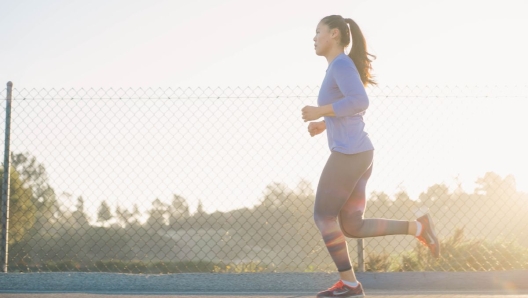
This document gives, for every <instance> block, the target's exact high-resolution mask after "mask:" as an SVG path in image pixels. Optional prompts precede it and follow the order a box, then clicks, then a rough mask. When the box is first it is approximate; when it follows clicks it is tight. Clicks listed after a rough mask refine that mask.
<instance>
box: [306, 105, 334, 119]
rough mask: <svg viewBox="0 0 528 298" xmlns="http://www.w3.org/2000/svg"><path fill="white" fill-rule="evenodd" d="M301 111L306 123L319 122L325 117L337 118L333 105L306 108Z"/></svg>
mask: <svg viewBox="0 0 528 298" xmlns="http://www.w3.org/2000/svg"><path fill="white" fill-rule="evenodd" d="M301 111H302V118H303V120H304V122H308V121H313V120H317V119H319V118H321V117H323V116H330V117H333V116H335V113H334V108H333V106H332V105H331V104H328V105H326V106H320V107H312V106H305V107H304V108H302V110H301Z"/></svg>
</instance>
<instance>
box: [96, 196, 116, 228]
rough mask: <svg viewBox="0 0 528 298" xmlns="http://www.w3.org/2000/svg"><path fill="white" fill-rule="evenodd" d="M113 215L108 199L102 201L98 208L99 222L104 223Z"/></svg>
mask: <svg viewBox="0 0 528 298" xmlns="http://www.w3.org/2000/svg"><path fill="white" fill-rule="evenodd" d="M112 217H113V216H112V212H111V210H110V206H108V204H107V203H106V201H103V202H101V206H99V208H98V209H97V222H100V223H103V224H104V223H106V222H108V221H109V220H110V219H112Z"/></svg>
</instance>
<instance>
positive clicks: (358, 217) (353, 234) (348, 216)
mask: <svg viewBox="0 0 528 298" xmlns="http://www.w3.org/2000/svg"><path fill="white" fill-rule="evenodd" d="M339 227H340V228H341V231H342V232H343V234H344V235H345V236H347V237H349V238H362V236H363V235H362V234H363V233H362V227H363V212H361V211H359V210H358V211H354V212H351V213H345V212H342V213H341V214H340V215H339Z"/></svg>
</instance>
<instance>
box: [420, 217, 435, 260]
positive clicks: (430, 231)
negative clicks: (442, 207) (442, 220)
mask: <svg viewBox="0 0 528 298" xmlns="http://www.w3.org/2000/svg"><path fill="white" fill-rule="evenodd" d="M417 221H418V222H420V223H421V224H422V232H421V233H420V236H418V237H417V238H418V240H420V242H422V243H423V244H424V245H425V246H427V247H428V248H429V250H430V251H431V253H432V254H433V256H434V257H435V258H438V257H440V243H439V242H438V238H437V237H436V233H435V231H434V223H433V219H432V218H431V216H430V215H429V214H426V215H424V216H422V217H420V218H418V219H417Z"/></svg>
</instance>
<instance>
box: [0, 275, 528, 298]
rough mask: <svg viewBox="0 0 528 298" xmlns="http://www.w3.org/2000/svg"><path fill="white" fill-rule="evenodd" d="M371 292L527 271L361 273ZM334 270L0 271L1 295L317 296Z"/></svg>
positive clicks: (454, 284) (423, 293)
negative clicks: (223, 272)
mask: <svg viewBox="0 0 528 298" xmlns="http://www.w3.org/2000/svg"><path fill="white" fill-rule="evenodd" d="M357 276H358V279H359V280H360V281H361V282H362V284H363V287H364V288H365V291H366V294H367V296H368V297H376V298H378V297H380V298H381V297H391V298H398V297H402V298H410V297H418V296H419V297H421V298H432V297H442V298H445V297H447V296H449V297H459V298H476V297H483V296H486V298H499V297H506V296H508V297H523V298H528V271H503V272H393V273H358V274H357ZM337 279H338V275H337V274H336V273H328V274H327V273H245V274H215V273H180V274H163V275H151V274H119V273H80V272H78V273H74V272H59V273H56V272H55V273H52V272H49V273H7V274H6V273H0V298H7V297H16V298H30V297H31V298H36V297H50V298H51V297H61V298H106V297H120V298H122V297H135V298H140V297H180V298H183V297H189V298H191V297H193V298H195V297H270V298H271V297H274V298H278V297H313V296H314V294H315V293H316V292H318V291H321V290H324V289H326V288H328V287H330V286H331V285H332V284H333V283H334V282H335V281H337Z"/></svg>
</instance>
